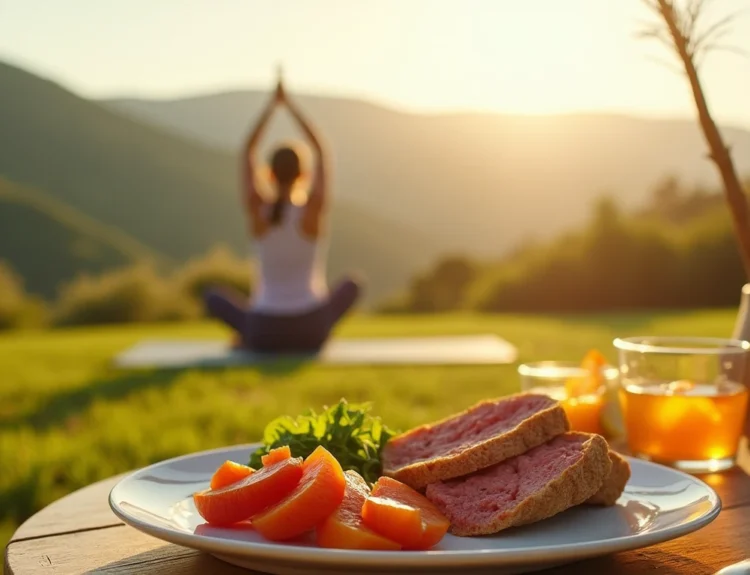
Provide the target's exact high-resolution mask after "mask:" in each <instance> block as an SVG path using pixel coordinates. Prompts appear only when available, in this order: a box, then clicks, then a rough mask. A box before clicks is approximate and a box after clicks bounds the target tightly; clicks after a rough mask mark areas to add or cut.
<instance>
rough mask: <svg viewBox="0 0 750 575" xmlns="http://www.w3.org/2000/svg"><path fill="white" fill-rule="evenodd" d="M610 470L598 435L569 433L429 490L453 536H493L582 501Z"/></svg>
mask: <svg viewBox="0 0 750 575" xmlns="http://www.w3.org/2000/svg"><path fill="white" fill-rule="evenodd" d="M611 469H612V462H611V461H610V458H609V448H608V446H607V442H606V441H605V440H604V438H602V437H601V436H599V435H592V434H588V433H580V432H569V433H566V434H564V435H560V436H558V437H555V438H554V439H552V440H551V441H549V442H547V443H545V444H544V445H540V446H538V447H535V448H534V449H532V450H530V451H529V452H527V453H524V454H522V455H519V456H517V457H514V458H512V459H509V460H507V461H504V462H502V463H499V464H497V465H493V466H492V467H489V468H486V469H483V470H481V471H478V472H476V473H474V474H472V475H470V476H468V477H462V478H460V479H452V480H450V481H445V482H440V483H434V484H431V485H428V486H427V491H426V496H427V498H428V499H429V500H430V501H432V502H433V503H434V504H435V505H436V506H437V507H438V508H439V509H440V511H442V512H443V514H444V515H445V516H446V517H448V519H449V520H450V522H451V528H450V532H451V533H453V534H454V535H459V536H469V535H489V534H492V533H497V532H498V531H502V530H503V529H508V528H509V527H514V526H519V525H526V524H529V523H535V522H537V521H541V520H543V519H547V518H549V517H552V516H554V515H557V514H558V513H561V512H563V511H565V510H566V509H569V508H570V507H573V506H575V505H579V504H581V503H584V502H585V501H586V500H587V499H589V498H590V497H592V496H593V495H594V494H595V493H597V492H598V491H599V489H600V488H601V486H602V485H603V483H604V481H605V480H606V479H607V477H608V476H609V474H610V472H611Z"/></svg>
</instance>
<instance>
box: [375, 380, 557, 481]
mask: <svg viewBox="0 0 750 575" xmlns="http://www.w3.org/2000/svg"><path fill="white" fill-rule="evenodd" d="M569 428H570V426H569V423H568V419H567V417H566V415H565V411H564V410H563V408H562V407H561V406H560V404H559V402H557V401H555V400H554V399H552V398H550V397H548V396H546V395H537V394H530V393H519V394H516V395H511V396H507V397H503V398H500V399H495V400H486V401H482V402H480V403H478V404H476V405H474V406H473V407H470V408H469V409H467V410H465V411H463V412H461V413H458V414H456V415H453V416H451V417H448V418H446V419H443V420H441V421H438V422H435V423H431V424H427V425H423V426H421V427H417V428H415V429H412V430H411V431H408V432H406V433H403V434H401V435H399V436H397V437H394V438H392V439H391V440H390V441H389V442H388V444H387V445H386V446H385V449H384V450H383V458H382V460H383V474H384V475H388V476H390V477H393V478H394V479H398V480H399V481H402V482H403V483H406V484H407V485H409V486H410V487H412V488H414V489H420V490H421V489H424V488H425V487H426V486H427V485H428V484H430V483H436V482H438V481H445V480H447V479H452V478H455V477H460V476H462V475H467V474H469V473H473V472H474V471H478V470H479V469H483V468H485V467H489V466H490V465H494V464H496V463H500V462H501V461H504V460H506V459H509V458H511V457H514V456H516V455H519V454H521V453H524V452H526V451H528V450H529V449H531V448H533V447H536V446H538V445H541V444H543V443H544V442H546V441H549V440H550V439H552V438H553V437H555V436H557V435H560V434H561V433H565V432H566V431H568V429H569Z"/></svg>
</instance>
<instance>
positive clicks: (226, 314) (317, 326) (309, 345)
mask: <svg viewBox="0 0 750 575" xmlns="http://www.w3.org/2000/svg"><path fill="white" fill-rule="evenodd" d="M359 294H360V286H359V284H358V283H357V282H355V281H354V280H353V279H345V280H343V281H342V282H340V283H339V284H338V285H337V286H336V287H335V288H334V289H333V290H331V293H330V294H329V296H328V299H327V300H326V301H325V302H323V303H322V304H321V305H320V307H317V308H315V309H313V310H311V311H308V312H305V313H301V314H297V315H273V314H267V313H260V312H257V311H252V310H249V309H248V307H247V304H245V303H243V301H242V298H241V297H240V296H239V294H238V293H236V292H232V291H231V290H228V289H226V288H215V289H210V290H209V291H208V292H206V295H205V305H206V309H207V310H208V313H209V314H210V315H212V316H213V317H216V318H218V319H220V320H222V321H223V322H224V323H226V324H227V325H229V326H230V327H232V328H233V329H234V330H235V331H236V332H237V333H238V334H239V336H240V339H241V342H242V345H243V346H244V347H246V348H248V349H251V350H254V351H259V352H265V353H285V352H292V353H294V352H314V351H318V350H319V349H320V348H321V347H322V346H323V344H324V343H325V342H326V340H327V339H328V336H329V334H330V333H331V330H332V329H333V327H334V326H335V325H336V323H337V322H338V321H339V320H340V319H341V318H342V317H343V316H344V315H345V314H346V312H347V311H349V309H350V308H351V307H352V306H353V305H354V303H355V302H356V301H357V298H358V297H359Z"/></svg>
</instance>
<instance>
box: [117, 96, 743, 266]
mask: <svg viewBox="0 0 750 575" xmlns="http://www.w3.org/2000/svg"><path fill="white" fill-rule="evenodd" d="M644 89H647V87H644ZM266 97H267V96H266V95H265V94H263V93H262V92H258V91H244V92H243V91H235V92H226V93H218V94H208V95H199V96H192V97H187V98H182V99H176V100H142V99H141V100H139V99H127V98H124V99H117V100H109V101H106V102H103V103H104V104H105V105H106V106H108V107H109V108H111V109H114V110H119V111H121V112H125V113H127V114H129V115H130V116H131V117H133V118H137V119H139V120H141V121H146V122H149V123H151V124H153V125H156V126H160V127H162V128H167V129H169V130H171V131H172V132H173V133H176V134H180V135H183V136H186V137H188V138H191V139H192V140H194V141H196V142H200V143H203V144H206V145H210V146H212V147H215V148H220V149H225V150H236V149H237V147H238V145H239V143H240V141H241V139H242V137H243V134H244V132H245V131H246V130H247V127H248V125H249V123H250V122H252V120H253V116H254V114H256V113H257V112H258V110H259V109H260V108H261V106H262V105H263V103H264V101H265V98H266ZM299 99H300V103H301V105H302V106H304V108H305V109H306V110H307V111H308V112H309V114H310V115H311V116H312V117H313V118H314V119H315V121H316V122H317V123H318V125H319V126H320V127H321V129H322V130H323V131H324V132H325V134H326V135H327V137H328V139H329V140H330V141H331V142H332V144H333V147H334V150H335V152H336V166H337V171H336V177H337V179H336V189H337V190H338V194H339V195H340V196H341V197H343V198H346V199H352V200H354V201H356V202H357V203H358V204H360V205H363V206H366V207H367V208H369V209H370V210H372V211H373V212H377V213H380V214H382V215H384V216H386V217H388V218H389V219H393V220H394V221H398V222H400V223H401V224H403V225H407V226H411V227H413V228H415V229H417V230H419V231H420V232H422V233H424V234H427V235H429V236H430V237H431V238H432V239H433V240H434V241H436V242H438V243H439V245H440V246H441V248H443V249H449V250H457V251H469V252H473V253H490V254H494V253H498V252H502V251H505V250H506V249H508V248H509V247H510V246H511V245H512V244H513V243H514V242H517V241H518V240H519V239H521V238H525V237H529V236H536V237H540V236H542V237H543V236H546V235H552V234H554V233H555V232H558V231H560V230H563V229H567V228H570V227H571V226H575V225H577V224H578V223H579V222H581V221H582V220H583V219H584V218H585V216H586V214H587V213H588V211H589V209H590V207H591V202H592V200H593V199H594V198H595V197H596V196H598V195H599V194H601V193H603V192H611V193H613V194H615V195H617V196H618V197H619V199H620V200H621V202H622V204H623V205H624V206H626V207H635V206H637V205H639V204H641V203H642V202H643V201H644V200H645V198H646V197H647V196H648V194H649V193H650V192H649V190H650V188H651V187H652V186H653V185H654V184H655V183H656V182H657V181H658V180H660V179H661V178H663V177H664V176H666V175H668V174H676V175H678V176H680V177H681V178H682V179H683V180H685V181H688V182H691V181H692V182H696V183H702V184H704V185H708V186H711V185H713V184H715V183H716V182H717V179H716V176H715V173H714V169H713V166H712V165H711V164H710V163H709V162H708V161H707V160H706V158H705V146H704V143H703V140H702V136H701V134H700V132H699V131H698V129H697V127H696V125H695V123H694V122H693V121H691V120H662V119H655V120H652V119H642V118H633V117H626V116H617V115H602V114H578V115H560V116H547V117H545V116H537V117H535V116H504V115H498V114H479V113H472V114H450V115H416V114H406V113H402V112H398V111H394V110H390V109H387V108H384V107H379V106H375V105H373V104H370V103H367V102H363V101H358V100H347V99H338V98H326V97H316V96H306V95H300V97H299ZM725 133H726V136H727V140H728V143H730V144H731V145H732V150H733V153H734V157H735V160H736V162H737V165H738V168H739V169H740V170H741V171H742V172H743V173H750V133H749V132H746V131H742V130H737V129H730V128H727V129H726V130H725ZM294 134H295V132H294V131H292V128H291V125H290V123H289V121H288V120H287V118H286V116H281V119H280V120H278V121H275V123H274V125H273V127H272V129H271V130H270V133H269V138H268V141H269V142H272V141H273V140H275V139H277V138H286V137H289V136H291V135H294Z"/></svg>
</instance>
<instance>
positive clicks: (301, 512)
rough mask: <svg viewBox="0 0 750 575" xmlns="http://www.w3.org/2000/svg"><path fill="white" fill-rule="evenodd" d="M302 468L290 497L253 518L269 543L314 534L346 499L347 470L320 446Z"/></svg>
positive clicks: (258, 530) (258, 529)
mask: <svg viewBox="0 0 750 575" xmlns="http://www.w3.org/2000/svg"><path fill="white" fill-rule="evenodd" d="M276 465H279V464H278V463H277V464H276ZM303 467H304V470H303V473H302V478H301V479H300V481H299V484H298V485H297V487H295V489H294V490H293V491H292V492H291V493H290V494H289V495H288V496H287V497H285V498H284V499H283V500H281V501H280V502H278V503H277V504H275V505H274V506H272V507H270V508H269V509H266V510H265V511H263V512H261V513H259V514H258V515H255V516H253V517H252V518H251V521H252V523H253V526H254V527H255V530H256V531H257V532H258V533H260V534H261V535H263V537H265V538H266V539H268V540H270V541H284V540H287V539H292V538H294V537H297V536H299V535H302V534H303V533H306V532H308V531H312V530H313V529H314V528H315V527H316V526H317V525H319V524H320V523H321V522H323V521H324V520H325V519H326V518H327V517H328V516H329V515H331V514H332V513H333V512H334V511H336V509H337V508H338V506H339V505H340V504H341V502H342V501H343V499H344V491H345V489H346V479H345V478H344V471H343V469H341V465H340V464H339V462H338V461H336V458H335V457H334V456H333V455H331V454H330V453H329V452H328V451H327V450H326V449H325V448H324V447H321V446H318V447H317V448H316V449H315V451H313V452H312V453H311V454H310V455H309V456H308V457H307V459H306V460H305V463H304V466H303Z"/></svg>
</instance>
